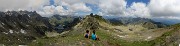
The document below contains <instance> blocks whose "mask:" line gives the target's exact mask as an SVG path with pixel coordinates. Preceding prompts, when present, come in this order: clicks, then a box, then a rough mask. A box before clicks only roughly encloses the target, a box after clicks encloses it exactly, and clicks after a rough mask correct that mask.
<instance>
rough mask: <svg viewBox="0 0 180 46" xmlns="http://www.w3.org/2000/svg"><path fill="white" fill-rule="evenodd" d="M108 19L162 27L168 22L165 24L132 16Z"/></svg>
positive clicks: (125, 23)
mask: <svg viewBox="0 0 180 46" xmlns="http://www.w3.org/2000/svg"><path fill="white" fill-rule="evenodd" d="M108 20H116V21H117V22H121V23H122V24H124V25H129V24H131V25H143V26H144V27H147V28H162V27H166V26H167V25H166V24H163V23H161V22H155V21H153V20H151V19H148V18H140V17H138V18H131V17H119V18H112V19H108Z"/></svg>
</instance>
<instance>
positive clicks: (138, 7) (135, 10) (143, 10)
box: [126, 2, 151, 18]
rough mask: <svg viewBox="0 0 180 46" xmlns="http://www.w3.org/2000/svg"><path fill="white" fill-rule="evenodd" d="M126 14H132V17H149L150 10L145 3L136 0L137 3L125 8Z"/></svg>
mask: <svg viewBox="0 0 180 46" xmlns="http://www.w3.org/2000/svg"><path fill="white" fill-rule="evenodd" d="M127 12H128V13H127V14H126V15H128V16H134V17H143V18H150V17H151V15H150V11H149V9H148V7H147V6H146V4H144V3H141V2H138V3H133V4H132V6H130V8H128V9H127Z"/></svg>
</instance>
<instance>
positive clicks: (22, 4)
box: [0, 0, 49, 11]
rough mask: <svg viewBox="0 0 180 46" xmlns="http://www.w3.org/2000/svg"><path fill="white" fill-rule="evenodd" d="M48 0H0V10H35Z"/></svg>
mask: <svg viewBox="0 0 180 46" xmlns="http://www.w3.org/2000/svg"><path fill="white" fill-rule="evenodd" d="M48 1H49V0H0V7H1V8H0V11H6V10H19V9H22V10H37V9H39V8H40V7H42V6H43V5H46V4H47V3H48Z"/></svg>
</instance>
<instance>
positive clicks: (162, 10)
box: [148, 0, 180, 17]
mask: <svg viewBox="0 0 180 46" xmlns="http://www.w3.org/2000/svg"><path fill="white" fill-rule="evenodd" d="M179 2H180V0H151V1H150V4H149V6H148V7H149V9H150V11H151V15H152V16H154V17H161V16H166V17H169V16H174V17H177V16H178V17H180V3H179Z"/></svg>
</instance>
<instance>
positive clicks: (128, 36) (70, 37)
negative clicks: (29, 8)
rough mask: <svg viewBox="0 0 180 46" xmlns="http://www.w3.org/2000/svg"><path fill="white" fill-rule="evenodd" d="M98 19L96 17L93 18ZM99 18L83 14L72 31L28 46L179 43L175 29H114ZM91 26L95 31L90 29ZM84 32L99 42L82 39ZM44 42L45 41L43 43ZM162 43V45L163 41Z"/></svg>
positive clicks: (168, 45) (169, 45)
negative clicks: (93, 36)
mask: <svg viewBox="0 0 180 46" xmlns="http://www.w3.org/2000/svg"><path fill="white" fill-rule="evenodd" d="M97 17H98V18H97ZM99 17H100V16H94V15H87V16H86V17H85V18H83V20H81V22H79V23H78V24H77V25H76V26H74V27H73V29H71V30H69V31H65V32H63V33H61V34H60V35H59V36H56V37H46V38H41V39H37V40H36V41H34V42H32V43H31V44H29V45H31V46H35V45H38V46H45V45H48V46H137V45H138V46H175V45H178V43H179V34H178V32H179V30H180V29H179V26H178V25H176V26H171V27H166V28H156V29H148V28H145V27H143V26H141V25H120V26H114V25H112V24H110V23H109V22H108V21H104V20H105V19H103V18H101V17H100V18H99ZM94 27H95V28H94ZM85 30H90V31H92V30H95V31H96V34H97V35H98V37H99V38H100V41H94V40H91V39H86V38H84V37H83V34H84V33H85ZM45 41H46V42H45ZM164 41H165V42H164ZM170 41H172V42H170Z"/></svg>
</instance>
